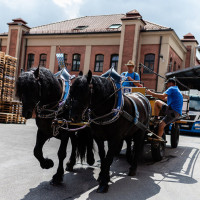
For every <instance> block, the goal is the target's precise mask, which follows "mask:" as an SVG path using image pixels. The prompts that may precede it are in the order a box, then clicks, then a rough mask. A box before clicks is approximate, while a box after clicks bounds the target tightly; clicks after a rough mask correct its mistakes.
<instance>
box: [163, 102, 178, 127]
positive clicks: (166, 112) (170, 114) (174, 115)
mask: <svg viewBox="0 0 200 200" xmlns="http://www.w3.org/2000/svg"><path fill="white" fill-rule="evenodd" d="M161 114H162V115H163V116H165V117H164V118H163V121H164V122H165V124H170V123H172V122H174V121H176V119H178V118H179V116H180V114H179V113H178V112H176V111H175V110H173V109H172V108H171V107H170V106H168V105H167V104H163V105H162V108H161Z"/></svg>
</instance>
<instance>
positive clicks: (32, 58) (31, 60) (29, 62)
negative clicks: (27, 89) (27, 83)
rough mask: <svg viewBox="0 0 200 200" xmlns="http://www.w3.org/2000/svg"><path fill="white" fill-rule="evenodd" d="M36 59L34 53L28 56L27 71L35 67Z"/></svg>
mask: <svg viewBox="0 0 200 200" xmlns="http://www.w3.org/2000/svg"><path fill="white" fill-rule="evenodd" d="M34 58H35V54H33V53H29V54H28V61H27V70H29V69H30V68H31V67H33V64H34Z"/></svg>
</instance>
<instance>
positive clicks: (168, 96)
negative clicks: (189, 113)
mask: <svg viewBox="0 0 200 200" xmlns="http://www.w3.org/2000/svg"><path fill="white" fill-rule="evenodd" d="M166 86H167V88H168V89H167V90H166V91H165V92H164V93H163V94H158V93H154V92H152V91H150V90H147V91H146V93H147V94H149V95H152V96H153V97H156V98H159V99H162V100H167V104H166V103H164V102H163V101H161V100H156V101H155V106H154V113H155V119H156V118H157V116H159V115H164V116H165V117H164V118H163V119H162V120H161V122H160V124H159V128H158V136H160V137H162V135H163V132H164V128H165V126H166V125H167V124H170V123H172V122H173V121H175V120H176V119H177V118H179V116H180V115H182V107H183V96H182V94H181V92H180V90H179V88H178V86H176V81H175V79H173V78H169V79H168V80H167V81H166Z"/></svg>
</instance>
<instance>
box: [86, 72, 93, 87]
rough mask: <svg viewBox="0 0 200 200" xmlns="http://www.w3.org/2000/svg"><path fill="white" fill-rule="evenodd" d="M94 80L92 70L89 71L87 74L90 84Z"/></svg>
mask: <svg viewBox="0 0 200 200" xmlns="http://www.w3.org/2000/svg"><path fill="white" fill-rule="evenodd" d="M91 81H92V72H91V70H89V71H88V74H87V82H88V84H90V83H91Z"/></svg>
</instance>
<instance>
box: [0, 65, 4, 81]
mask: <svg viewBox="0 0 200 200" xmlns="http://www.w3.org/2000/svg"><path fill="white" fill-rule="evenodd" d="M0 79H3V67H1V66H0Z"/></svg>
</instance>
